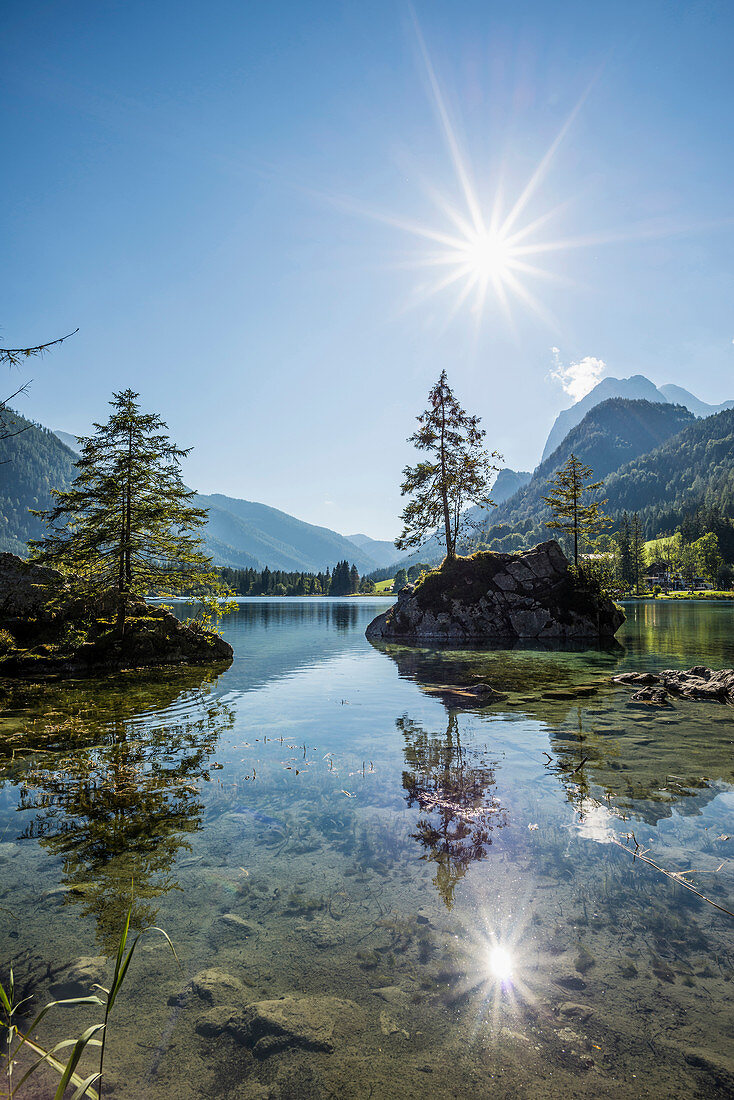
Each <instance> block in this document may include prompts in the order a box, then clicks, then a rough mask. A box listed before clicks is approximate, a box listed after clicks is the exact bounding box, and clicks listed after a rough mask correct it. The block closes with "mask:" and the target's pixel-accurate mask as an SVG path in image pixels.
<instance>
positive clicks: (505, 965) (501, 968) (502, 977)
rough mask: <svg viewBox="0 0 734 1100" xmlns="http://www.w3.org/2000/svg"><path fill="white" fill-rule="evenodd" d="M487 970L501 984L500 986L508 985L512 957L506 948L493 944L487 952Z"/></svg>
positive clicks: (510, 976)
mask: <svg viewBox="0 0 734 1100" xmlns="http://www.w3.org/2000/svg"><path fill="white" fill-rule="evenodd" d="M489 969H490V972H491V973H492V975H493V976H494V977H495V978H496V979H497V981H499V982H501V983H502V985H508V984H509V983H510V981H511V979H512V971H513V963H512V955H511V954H510V952H509V951H508V949H507V948H506V947H502V946H501V944H495V946H494V947H492V948H491V950H490V952H489Z"/></svg>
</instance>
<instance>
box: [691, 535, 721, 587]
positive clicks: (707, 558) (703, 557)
mask: <svg viewBox="0 0 734 1100" xmlns="http://www.w3.org/2000/svg"><path fill="white" fill-rule="evenodd" d="M693 553H694V555H695V560H696V565H697V567H698V572H699V573H700V574H701V576H702V577H705V578H706V580H707V581H709V582H710V583H711V584H715V582H716V579H717V577H718V576H719V573H720V571H721V569H722V566H723V564H724V559H723V558H722V556H721V551H720V550H719V540H718V539H717V537H716V535H715V534H714V533H713V531H709V533H708V534H707V535H703V536H702V538H700V539H697V540H696V542H694V543H693Z"/></svg>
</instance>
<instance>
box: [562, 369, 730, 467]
mask: <svg viewBox="0 0 734 1100" xmlns="http://www.w3.org/2000/svg"><path fill="white" fill-rule="evenodd" d="M610 397H626V398H628V399H629V400H632V401H651V402H653V404H656V403H662V404H672V405H683V406H684V408H686V409H688V410H689V411H690V412H692V413H693V415H694V416H700V417H705V416H713V414H714V413H717V412H723V410H724V409H731V408H734V401H724V402H723V404H721V405H708V404H707V403H706V402H705V401H701V400H700V398H698V397H696V396H695V395H694V394H692V393H689V391H688V390H684V389H683V388H682V387H681V386H673V385H665V386H659V387H658V386H656V385H655V384H654V383H653V382H651V381H650V379H649V378H645V376H644V374H633V375H632V377H631V378H602V380H601V382H599V383H598V384H597V385H596V386H594V388H593V390H591V391H590V392H589V393H587V394H586V396H585V397H582V398H581V400H580V401H577V402H576V403H575V404H574V405H571V407H570V408H569V409H564V410H563V412H560V413H559V414H558V416H557V417H556V420H555V423H554V424H553V427H552V428H551V430H550V433H549V435H548V438H547V440H546V442H545V447H544V448H543V454H542V456H541V459H540V461H541V463H542V462H544V461H545V460H546V459H547V458H549V457H550V455H551V454H553V452H554V451H555V449H556V447H558V445H559V444H560V443H562V442H563V440H564V439H565V438H566V436H567V435H568V433H569V432H570V431H571V429H572V428H575V427H576V425H577V424H580V423H581V421H582V420H583V418H584V416H585V415H586V413H587V412H589V410H590V409H593V408H594V406H595V405H600V404H601V403H602V401H607V400H608V399H609V398H610Z"/></svg>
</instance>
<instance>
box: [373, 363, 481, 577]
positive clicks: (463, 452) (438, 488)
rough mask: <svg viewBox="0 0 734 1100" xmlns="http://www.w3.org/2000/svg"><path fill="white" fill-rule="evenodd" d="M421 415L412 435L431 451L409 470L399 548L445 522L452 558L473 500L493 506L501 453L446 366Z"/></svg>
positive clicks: (415, 442)
mask: <svg viewBox="0 0 734 1100" xmlns="http://www.w3.org/2000/svg"><path fill="white" fill-rule="evenodd" d="M417 419H418V430H417V431H415V432H414V433H413V435H411V436H410V437H409V439H408V442H409V443H412V444H413V445H414V446H415V447H416V448H417V449H418V450H419V451H425V452H427V454H428V457H427V458H426V459H424V460H423V461H422V462H418V463H417V464H416V465H415V466H406V467H405V469H404V470H403V478H404V480H403V484H402V485H401V487H400V492H401V493H402V495H403V496H412V497H413V499H412V500H411V501H409V503H408V504H407V505H406V507H405V508H404V509H403V513H402V515H401V519H402V521H403V530H402V531H401V533H400V536H399V538H397V539H396V540H395V545H396V547H397V548H398V550H408V549H410V548H411V547H414V546H420V545H421V543H423V542H425V541H426V539H427V538H429V537H430V536H431V535H432V534H433V533H434V531H436V529H437V528H438V529H439V530H440V529H441V528H443V535H442V537H443V540H444V542H445V545H446V560H447V561H452V560H453V559H454V558H455V557H456V546H457V540H458V538H459V534H460V528H461V526H462V521H463V522H464V523H465V525H468V524H467V522H466V520H463V517H462V512H463V511H464V509H465V508H466V507H467V505H469V504H478V505H480V506H481V507H482V508H489V507H492V506H493V501H492V500H491V498H490V496H489V492H488V489H489V479H490V477H491V475H492V473H494V472H496V471H497V470H498V469H499V467H498V466H496V465H494V464H493V460H495V459H497V460H499V459H501V457H502V456H501V455H499V454H498V453H497V452H496V451H493V452H492V454H488V453H487V451H486V450H485V448H484V437H485V435H486V432H485V431H484V430H483V429H482V428H480V427H479V424H480V420H479V417H478V416H469V414H468V413H467V412H465V410H464V409H462V407H461V405H460V404H459V402H458V401H457V400H456V398H455V397H454V394H453V392H452V390H451V387H450V386H449V383H448V378H447V376H446V371H445V370H444V371H441V376H440V378H439V380H438V382H436V384H435V386H434V387H433V388H432V390H431V392H430V393H429V395H428V408H427V409H425V410H424V411H423V412H422V413H421V414H420V416H419V417H418V418H417Z"/></svg>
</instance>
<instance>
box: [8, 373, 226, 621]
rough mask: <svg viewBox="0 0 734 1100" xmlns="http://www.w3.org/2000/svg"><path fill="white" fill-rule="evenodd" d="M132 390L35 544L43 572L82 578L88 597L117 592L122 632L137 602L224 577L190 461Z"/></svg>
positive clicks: (85, 449)
mask: <svg viewBox="0 0 734 1100" xmlns="http://www.w3.org/2000/svg"><path fill="white" fill-rule="evenodd" d="M137 396H138V395H137V394H136V393H134V392H133V391H132V390H125V391H123V392H120V393H116V394H114V395H113V397H112V401H111V402H110V404H111V405H112V409H113V412H112V416H111V417H110V419H109V420H108V421H107V423H106V424H95V434H94V435H93V436H90V437H88V438H85V439H81V440H80V445H81V458H80V459H79V461H78V462H77V474H76V477H75V479H74V483H73V485H72V486H71V488H70V489H67V490H52V493H51V495H52V497H53V498H54V501H55V504H54V506H53V507H52V508H50V509H48V510H44V511H41V512H39V513H38V514H39V516H40V518H42V519H43V521H44V524H45V525H46V528H47V534H46V536H45V537H44V538H42V539H38V540H33V541H32V542H31V543H30V544H29V545H30V549H31V551H32V553H33V556H34V557H35V559H36V560H37V561H39V562H40V563H42V564H44V565H51V566H55V567H56V568H60V569H62V570H63V571H65V572H68V573H72V574H75V575H77V576H78V577H80V578H81V579H82V581H81V587H82V589H83V590H90V591H97V592H105V591H111V592H114V593H115V598H116V604H117V623H118V629H119V630H120V631H122V630H123V629H124V620H125V614H126V610H127V606H128V602H129V600H130V599H131V597H134V596H143V595H145V594H146V593H147V592H149V591H151V590H156V589H160V588H164V589H167V590H170V591H174V592H184V591H185V592H192V591H197V590H202V591H206V592H207V593H209V592H211V591H212V590H213V588H215V586H216V584H217V582H218V578H217V576H216V574H215V573H214V572H213V571H212V567H211V560H210V559H209V558H207V557H206V556H205V555H204V553H203V550H202V544H201V540H200V538H199V536H198V534H197V533H196V532H197V529H198V528H201V527H202V526H203V525H204V524H205V523H206V511H205V510H204V509H201V508H196V507H194V506H193V505H192V503H191V502H192V500H193V498H194V496H195V494H194V493H193V492H191V491H190V490H188V489H187V488H186V486H185V485H184V483H183V480H182V477H181V469H180V466H181V460H182V459H183V458H185V457H186V455H187V454H188V453H189V451H188V450H182V449H181V448H179V447H176V446H175V445H174V444H173V443H171V442H170V440H169V438H168V436H167V435H166V433H165V428H166V425H165V424H164V423H163V421H162V420H161V418H160V417H159V416H157V415H155V414H153V413H142V412H141V411H140V407H139V405H138V403H137Z"/></svg>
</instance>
